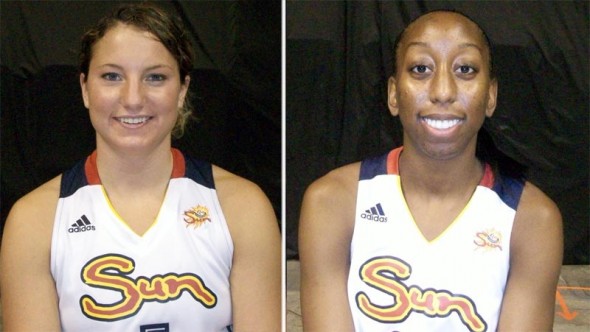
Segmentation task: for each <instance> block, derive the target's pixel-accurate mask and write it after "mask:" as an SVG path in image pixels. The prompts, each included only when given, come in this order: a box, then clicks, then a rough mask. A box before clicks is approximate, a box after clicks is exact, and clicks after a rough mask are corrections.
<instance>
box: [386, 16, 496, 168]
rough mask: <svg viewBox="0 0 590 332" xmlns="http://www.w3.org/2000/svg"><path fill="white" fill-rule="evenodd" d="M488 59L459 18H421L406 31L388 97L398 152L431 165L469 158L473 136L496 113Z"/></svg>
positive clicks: (474, 29)
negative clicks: (398, 132) (398, 130)
mask: <svg viewBox="0 0 590 332" xmlns="http://www.w3.org/2000/svg"><path fill="white" fill-rule="evenodd" d="M489 57H490V54H489V48H488V46H487V43H486V41H485V38H484V36H483V34H482V32H481V31H480V30H479V28H478V26H477V25H476V24H475V23H473V22H471V21H470V20H468V19H467V18H466V17H464V16H462V15H460V14H456V13H451V12H435V13H430V14H426V15H424V16H422V17H421V18H419V19H418V20H416V21H415V22H413V23H412V24H411V25H410V26H409V27H408V28H407V29H406V31H405V33H404V35H403V37H402V39H401V40H400V44H399V47H398V53H397V63H396V66H397V67H396V75H395V76H394V77H392V78H390V80H389V91H388V97H389V99H388V104H389V109H390V111H391V113H392V114H393V115H399V117H400V121H401V122H402V125H403V128H404V149H409V150H412V151H416V152H418V153H420V154H423V155H425V156H427V157H429V158H432V159H451V158H454V157H457V156H458V155H461V154H463V153H469V154H471V155H475V146H476V140H477V132H478V130H479V129H480V127H481V126H482V124H483V121H484V119H485V117H486V116H488V117H489V116H491V115H492V114H493V112H494V109H495V107H496V94H497V83H496V81H495V80H492V79H491V78H490V68H489V64H490V61H489Z"/></svg>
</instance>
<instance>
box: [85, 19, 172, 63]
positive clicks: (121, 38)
mask: <svg viewBox="0 0 590 332" xmlns="http://www.w3.org/2000/svg"><path fill="white" fill-rule="evenodd" d="M96 57H101V58H102V57H108V58H118V57H125V58H128V57H131V58H135V59H137V60H141V59H144V58H149V57H151V58H154V57H156V58H159V61H165V62H168V61H170V62H176V61H175V60H174V57H173V56H172V54H171V53H170V52H169V51H168V50H167V49H166V47H165V46H164V44H162V43H161V42H160V40H158V38H157V37H156V36H154V35H153V34H152V33H150V32H149V31H146V30H142V29H140V28H138V27H135V26H132V25H126V24H117V25H115V26H113V27H112V28H110V29H108V30H107V31H106V32H105V34H104V36H102V38H100V39H99V40H98V41H97V42H96V43H95V44H94V45H93V47H92V58H96Z"/></svg>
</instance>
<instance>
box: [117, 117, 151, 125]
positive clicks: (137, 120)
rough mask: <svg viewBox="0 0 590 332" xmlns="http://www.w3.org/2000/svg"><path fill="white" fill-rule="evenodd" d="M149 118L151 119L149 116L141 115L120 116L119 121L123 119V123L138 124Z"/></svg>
mask: <svg viewBox="0 0 590 332" xmlns="http://www.w3.org/2000/svg"><path fill="white" fill-rule="evenodd" d="M148 119H149V117H147V116H144V117H140V118H119V121H121V122H123V123H127V124H138V123H143V122H146V121H147V120H148Z"/></svg>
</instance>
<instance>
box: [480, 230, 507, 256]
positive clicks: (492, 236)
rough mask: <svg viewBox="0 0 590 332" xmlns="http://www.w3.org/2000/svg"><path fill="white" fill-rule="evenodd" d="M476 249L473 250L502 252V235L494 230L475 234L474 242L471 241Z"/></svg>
mask: <svg viewBox="0 0 590 332" xmlns="http://www.w3.org/2000/svg"><path fill="white" fill-rule="evenodd" d="M473 243H475V245H476V247H475V249H476V250H477V249H480V248H483V249H486V250H488V251H489V250H493V249H500V251H502V233H500V232H499V231H497V230H495V229H487V230H484V231H481V232H477V233H475V240H473Z"/></svg>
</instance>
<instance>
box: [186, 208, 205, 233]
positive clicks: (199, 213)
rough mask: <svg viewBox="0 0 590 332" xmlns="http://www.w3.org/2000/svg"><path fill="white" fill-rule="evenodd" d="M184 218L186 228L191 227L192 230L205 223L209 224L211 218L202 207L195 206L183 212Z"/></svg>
mask: <svg viewBox="0 0 590 332" xmlns="http://www.w3.org/2000/svg"><path fill="white" fill-rule="evenodd" d="M184 216H185V218H184V222H186V227H188V226H190V225H192V226H193V227H194V228H199V227H201V226H202V225H203V224H204V223H205V221H208V222H211V218H209V209H207V207H205V206H202V205H197V206H195V207H193V208H191V209H190V210H187V211H184Z"/></svg>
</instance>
